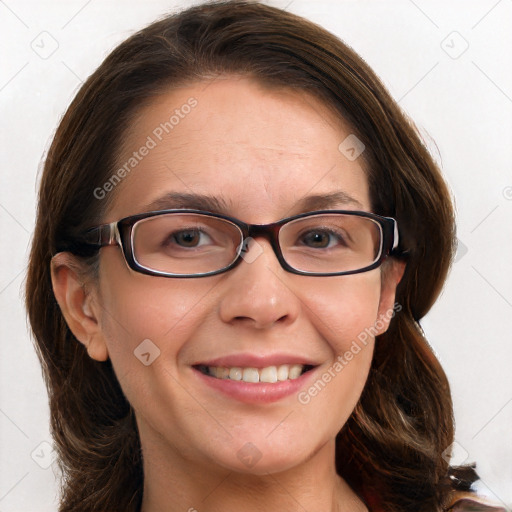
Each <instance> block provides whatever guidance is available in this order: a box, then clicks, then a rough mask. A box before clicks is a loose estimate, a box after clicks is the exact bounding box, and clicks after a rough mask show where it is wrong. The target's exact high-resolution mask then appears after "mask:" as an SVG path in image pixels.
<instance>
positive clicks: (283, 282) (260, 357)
mask: <svg viewBox="0 0 512 512" xmlns="http://www.w3.org/2000/svg"><path fill="white" fill-rule="evenodd" d="M190 98H193V100H191V99H190ZM184 105H189V107H190V108H188V107H184ZM173 115H174V116H175V117H174V118H173V119H172V121H171V122H169V120H170V118H171V116H173ZM166 122H167V123H168V124H167V125H166V124H165V123H166ZM350 133H351V132H350V129H348V128H347V127H346V126H344V125H343V124H342V123H340V121H339V119H337V118H336V117H335V116H333V115H332V113H331V112H330V111H329V110H328V109H327V108H326V107H325V106H324V105H323V104H322V103H320V102H319V101H318V100H316V99H315V98H313V97H311V96H309V95H306V94H301V93H298V92H293V91H291V90H284V89H283V90H281V91H276V90H269V89H265V88H263V87H261V86H260V85H258V84H257V83H256V82H254V81H251V80H249V79H247V78H238V77H225V78H221V79H217V80H214V81H210V82H202V83H197V84H194V85H191V86H188V87H185V88H181V89H178V90H173V91H171V92H169V93H168V94H164V95H162V96H159V97H158V98H157V99H156V100H154V101H153V102H152V103H151V104H150V105H149V106H146V107H144V108H143V109H142V110H141V112H140V113H139V115H138V117H137V118H136V120H135V122H134V123H133V125H131V126H130V130H129V131H128V133H127V135H126V137H125V139H124V141H123V142H124V143H123V149H122V151H121V154H120V155H119V158H118V162H117V163H118V165H119V167H122V166H123V165H124V164H125V163H127V162H130V158H136V159H137V163H136V164H135V165H130V167H129V168H130V171H129V172H128V173H127V175H126V177H124V179H123V180H122V182H121V183H120V184H118V185H117V187H115V190H114V191H112V192H109V193H111V194H113V195H114V196H113V202H112V204H111V206H110V208H109V211H108V214H107V216H106V218H105V219H104V221H105V222H112V221H115V220H118V219H120V218H122V217H125V216H129V215H133V214H137V213H141V212H144V211H149V210H153V209H166V208H175V207H178V208H198V209H205V207H204V206H202V205H203V203H200V202H199V201H200V198H198V199H197V200H196V201H192V200H188V199H187V200H186V201H183V200H180V201H176V200H173V199H172V198H171V197H170V196H169V194H170V193H182V194H188V195H190V196H198V197H199V196H201V197H203V196H207V197H208V198H215V199H216V200H217V202H219V203H221V204H222V205H225V209H224V210H223V211H222V213H225V214H227V215H230V216H233V217H236V218H238V219H240V220H242V221H245V222H247V223H254V224H263V223H271V222H274V221H277V220H279V219H282V218H284V217H287V216H291V215H294V214H298V213H302V212H304V211H306V210H309V209H311V202H310V204H309V205H306V201H307V200H308V198H309V200H310V201H311V198H312V197H313V196H314V197H317V203H316V206H313V209H353V210H366V211H370V210H371V207H370V198H369V190H368V183H367V179H366V176H365V172H364V170H363V162H362V158H356V159H355V160H354V159H353V158H347V157H346V156H345V155H344V154H343V153H342V152H340V150H339V149H338V146H339V145H340V143H341V142H342V141H344V140H345V139H346V138H347V136H349V135H350ZM148 137H149V138H150V139H151V140H152V142H150V139H148ZM144 146H146V148H149V149H148V150H147V151H144V150H140V148H142V147H144ZM134 152H137V154H136V155H134ZM349 156H350V155H349ZM134 163H135V161H131V164H134ZM339 192H342V193H343V194H340V197H338V199H337V200H333V199H332V198H331V200H330V201H329V200H328V198H324V200H322V199H321V198H322V196H329V195H332V194H334V193H339ZM95 200H96V199H95ZM98 200H99V199H98ZM256 242H257V244H254V245H253V246H252V247H251V248H250V249H249V252H248V253H247V257H246V259H245V260H244V261H242V262H241V264H240V265H238V266H237V267H235V268H234V269H232V270H230V271H228V272H226V273H223V274H220V275H216V276H210V277H201V278H194V279H176V278H171V279H169V278H163V277H154V276H148V275H143V274H140V273H136V272H134V271H132V270H131V269H129V268H128V266H127V265H126V263H125V261H124V259H123V255H122V252H121V250H120V248H119V247H116V246H110V247H106V248H103V249H102V250H101V255H100V272H99V281H98V285H97V289H96V290H95V291H94V292H93V295H92V296H91V301H90V303H89V307H90V309H91V310H92V312H93V314H94V315H95V316H96V317H97V319H98V323H97V327H96V330H95V331H94V332H93V333H92V335H91V336H92V339H94V340H96V341H95V343H96V344H98V343H100V344H104V347H105V349H106V350H107V351H108V355H109V357H110V359H111V361H112V363H113V366H114V369H115V372H116V374H117V377H118V379H119V381H120V383H121V386H122V388H123V390H124V392H125V394H126V396H127V397H128V399H129V401H130V402H131V404H132V405H133V408H134V410H135V414H136V418H137V422H138V426H139V431H140V436H141V440H142V445H143V448H144V449H145V450H146V453H150V452H152V451H153V452H155V453H156V451H158V452H159V453H162V454H165V457H166V458H167V460H172V461H173V462H175V461H176V460H179V461H181V462H182V463H183V464H189V465H197V464H200V465H207V466H208V467H210V468H214V467H219V466H221V467H224V468H227V469H231V470H236V471H242V472H253V473H261V474H263V473H267V472H276V471H282V470H285V469H289V468H292V467H294V466H297V465H300V464H301V463H303V462H305V461H306V460H310V459H311V458H312V457H313V456H317V457H326V458H329V460H331V458H332V449H333V446H334V445H333V439H334V437H335V436H336V434H337V433H338V432H339V430H340V429H341V427H342V426H343V424H344V423H345V422H346V420H347V418H348V417H349V415H350V414H351V412H352V410H353V409H354V407H355V405H356V403H357V401H358V399H359V397H360V395H361V392H362V389H363V386H364V384H365V381H366V379H367V375H368V371H369V368H370V363H371V359H372V354H373V346H374V340H373V338H372V337H371V336H368V329H370V328H372V326H374V324H375V323H376V322H377V325H379V327H381V328H382V326H383V325H384V328H385V326H386V325H387V322H386V319H387V318H388V317H389V311H390V310H391V309H392V308H393V303H394V291H395V285H396V279H395V278H394V277H393V276H394V275H395V274H393V272H390V273H389V278H387V279H386V280H383V274H382V270H381V268H378V269H374V270H372V271H369V272H365V273H361V274H355V275H348V276H336V277H310V276H301V275H294V274H291V273H289V272H286V271H285V270H283V268H281V266H280V264H279V262H278V260H277V258H276V255H275V254H274V252H273V251H272V248H271V246H270V244H269V242H268V241H267V240H265V239H263V238H261V239H259V238H258V239H256ZM386 275H387V273H386ZM382 317H384V320H382ZM379 320H382V321H379ZM378 321H379V322H378ZM363 333H366V336H364V334H363ZM363 338H366V345H365V344H364V343H362V342H361V341H360V340H361V339H363ZM144 340H146V341H144ZM147 340H149V341H147ZM358 340H359V341H358ZM354 342H355V343H356V345H354ZM141 343H142V345H141ZM355 347H359V350H357V348H355ZM347 352H348V353H349V355H348V356H345V354H346V353H347ZM350 354H352V357H350ZM340 356H341V358H340ZM336 363H338V364H336ZM285 364H289V365H294V364H307V365H311V366H313V369H312V370H310V371H308V372H306V373H304V374H303V375H302V376H301V377H299V378H297V379H290V378H288V380H285V381H282V382H281V381H278V382H277V383H247V382H244V381H232V380H230V381H225V380H222V379H219V378H217V377H214V376H207V375H205V374H204V373H202V371H201V370H200V369H199V366H200V365H201V366H210V367H211V366H222V367H228V368H232V367H237V368H242V369H243V368H244V367H255V368H259V369H261V368H268V367H272V366H275V367H276V368H278V367H279V366H282V365H285ZM340 367H341V369H340ZM272 371H273V370H266V372H270V373H272ZM281 371H284V370H281ZM249 373H250V372H249ZM285 373H286V372H285ZM288 377H290V375H288ZM319 382H320V383H319ZM315 383H316V386H315ZM312 389H313V390H312ZM315 390H316V391H315Z"/></svg>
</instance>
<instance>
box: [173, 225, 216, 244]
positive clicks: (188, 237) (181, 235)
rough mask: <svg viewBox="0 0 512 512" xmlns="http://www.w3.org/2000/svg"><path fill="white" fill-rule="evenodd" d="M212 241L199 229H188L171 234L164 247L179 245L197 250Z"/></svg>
mask: <svg viewBox="0 0 512 512" xmlns="http://www.w3.org/2000/svg"><path fill="white" fill-rule="evenodd" d="M211 241H212V240H211V238H210V236H209V235H207V234H206V233H205V232H204V231H201V230H199V229H187V230H181V231H175V232H173V233H171V234H170V235H169V236H168V237H167V238H166V239H165V240H164V245H170V244H173V243H175V244H177V245H179V246H181V247H190V248H195V247H199V246H201V245H206V244H208V243H210V242H211Z"/></svg>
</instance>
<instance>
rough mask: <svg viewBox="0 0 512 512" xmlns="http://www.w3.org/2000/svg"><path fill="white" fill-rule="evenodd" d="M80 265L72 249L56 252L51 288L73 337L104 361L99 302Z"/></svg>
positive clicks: (91, 355) (103, 341) (104, 352)
mask: <svg viewBox="0 0 512 512" xmlns="http://www.w3.org/2000/svg"><path fill="white" fill-rule="evenodd" d="M80 268H81V262H80V261H78V260H77V258H76V257H75V256H73V255H72V254H71V253H69V252H60V253H58V254H56V255H55V256H54V257H53V258H52V262H51V274H52V285H53V292H54V294H55V298H56V299H57V302H58V303H59V306H60V309H61V311H62V314H63V315H64V319H65V320H66V323H67V324H68V327H69V328H70V329H71V332H72V333H73V334H74V335H75V338H76V339H77V340H78V341H80V342H81V343H82V344H83V345H84V346H85V347H86V349H87V352H88V354H89V356H90V357H91V358H92V359H95V360H97V361H106V360H107V359H108V350H107V345H106V343H105V339H104V335H103V332H102V330H101V329H100V323H99V318H100V317H99V314H100V309H99V306H98V304H99V303H98V300H97V299H96V298H95V289H94V287H90V290H89V291H88V290H86V287H85V284H84V282H83V279H82V278H81V275H82V274H83V273H82V272H80Z"/></svg>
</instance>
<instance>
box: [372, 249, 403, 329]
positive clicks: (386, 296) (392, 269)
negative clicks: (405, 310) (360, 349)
mask: <svg viewBox="0 0 512 512" xmlns="http://www.w3.org/2000/svg"><path fill="white" fill-rule="evenodd" d="M404 272H405V262H403V261H399V260H396V259H394V258H389V259H388V260H387V261H386V262H385V263H384V265H383V266H382V272H381V291H380V302H379V311H378V315H377V321H376V322H375V326H376V329H377V335H379V334H383V333H385V332H386V331H387V330H388V327H389V324H390V322H391V319H392V318H393V316H395V312H396V311H400V310H401V309H402V307H401V305H400V304H395V297H396V288H397V286H398V283H399V282H400V281H401V279H402V276H403V275H404Z"/></svg>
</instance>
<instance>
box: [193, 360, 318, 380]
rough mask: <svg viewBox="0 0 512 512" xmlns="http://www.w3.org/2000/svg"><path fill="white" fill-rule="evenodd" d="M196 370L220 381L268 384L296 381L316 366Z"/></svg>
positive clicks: (222, 367) (295, 365) (205, 368)
mask: <svg viewBox="0 0 512 512" xmlns="http://www.w3.org/2000/svg"><path fill="white" fill-rule="evenodd" d="M194 368H195V369H196V370H198V371H199V372H201V373H202V374H203V375H206V376H208V377H213V378H214V379H219V380H232V381H243V382H247V383H252V384H257V383H268V384H274V383H277V382H286V381H289V380H295V379H298V378H299V377H301V376H302V375H304V374H305V373H307V372H309V371H311V370H312V369H313V368H314V366H312V365H307V364H281V365H278V366H266V367H264V368H255V367H245V368H242V367H238V366H233V367H227V366H207V365H203V364H199V365H195V366H194Z"/></svg>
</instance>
